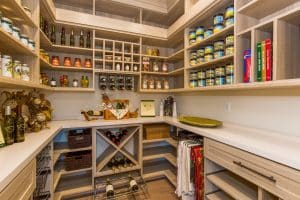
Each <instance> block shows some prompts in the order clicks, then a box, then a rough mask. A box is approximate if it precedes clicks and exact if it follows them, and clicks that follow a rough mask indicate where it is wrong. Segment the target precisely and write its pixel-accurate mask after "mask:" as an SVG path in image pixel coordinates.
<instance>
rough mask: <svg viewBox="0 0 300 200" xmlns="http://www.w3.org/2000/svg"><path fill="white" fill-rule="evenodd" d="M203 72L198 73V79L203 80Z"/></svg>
mask: <svg viewBox="0 0 300 200" xmlns="http://www.w3.org/2000/svg"><path fill="white" fill-rule="evenodd" d="M205 78H206V77H205V71H198V79H205Z"/></svg>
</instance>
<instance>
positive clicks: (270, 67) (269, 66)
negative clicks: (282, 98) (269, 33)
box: [266, 39, 273, 81]
mask: <svg viewBox="0 0 300 200" xmlns="http://www.w3.org/2000/svg"><path fill="white" fill-rule="evenodd" d="M272 71H273V56H272V40H270V39H267V40H266V81H271V80H272Z"/></svg>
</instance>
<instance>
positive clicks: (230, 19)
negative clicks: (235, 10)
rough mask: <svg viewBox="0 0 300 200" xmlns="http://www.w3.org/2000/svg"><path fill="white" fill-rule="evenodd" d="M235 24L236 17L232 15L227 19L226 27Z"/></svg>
mask: <svg viewBox="0 0 300 200" xmlns="http://www.w3.org/2000/svg"><path fill="white" fill-rule="evenodd" d="M233 24H234V17H230V18H228V19H226V20H225V27H228V26H231V25H233Z"/></svg>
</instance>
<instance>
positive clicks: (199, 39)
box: [196, 35, 204, 42]
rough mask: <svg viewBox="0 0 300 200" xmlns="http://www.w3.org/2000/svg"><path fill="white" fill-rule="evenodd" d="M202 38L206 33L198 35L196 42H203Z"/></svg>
mask: <svg viewBox="0 0 300 200" xmlns="http://www.w3.org/2000/svg"><path fill="white" fill-rule="evenodd" d="M202 40H204V35H197V37H196V42H201V41H202Z"/></svg>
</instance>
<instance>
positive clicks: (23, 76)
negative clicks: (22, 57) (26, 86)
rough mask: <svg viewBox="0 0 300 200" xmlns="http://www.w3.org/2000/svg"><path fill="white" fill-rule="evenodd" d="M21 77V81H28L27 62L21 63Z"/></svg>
mask: <svg viewBox="0 0 300 200" xmlns="http://www.w3.org/2000/svg"><path fill="white" fill-rule="evenodd" d="M21 79H22V80H23V81H30V67H29V66H28V65H27V64H23V65H22V74H21Z"/></svg>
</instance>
